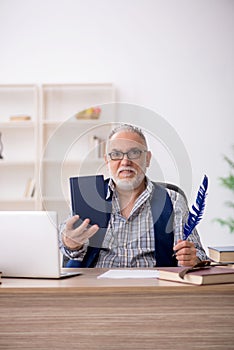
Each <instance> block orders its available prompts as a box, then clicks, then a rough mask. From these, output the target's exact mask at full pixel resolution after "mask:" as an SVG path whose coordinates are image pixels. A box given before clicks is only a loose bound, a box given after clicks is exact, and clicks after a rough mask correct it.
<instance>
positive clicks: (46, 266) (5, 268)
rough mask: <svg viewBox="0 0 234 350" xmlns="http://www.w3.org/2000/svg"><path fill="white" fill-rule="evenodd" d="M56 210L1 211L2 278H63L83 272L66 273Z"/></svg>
mask: <svg viewBox="0 0 234 350" xmlns="http://www.w3.org/2000/svg"><path fill="white" fill-rule="evenodd" d="M61 265H62V264H61V254H60V251H59V242H58V219H57V213H56V212H54V211H49V212H48V211H0V271H1V272H2V277H19V278H51V279H60V278H66V277H72V276H77V275H80V274H81V273H80V272H78V271H74V269H72V271H70V272H64V270H69V269H62V267H61Z"/></svg>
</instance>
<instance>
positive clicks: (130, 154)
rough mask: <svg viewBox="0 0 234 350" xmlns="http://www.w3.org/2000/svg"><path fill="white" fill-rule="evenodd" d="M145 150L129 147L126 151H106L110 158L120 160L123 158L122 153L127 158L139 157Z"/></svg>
mask: <svg viewBox="0 0 234 350" xmlns="http://www.w3.org/2000/svg"><path fill="white" fill-rule="evenodd" d="M145 152H147V151H146V150H144V151H142V150H140V149H131V150H130V151H128V152H121V151H113V152H110V153H108V155H109V156H110V158H111V160H122V159H123V158H124V155H125V154H126V155H127V157H128V159H130V160H132V159H139V158H140V156H141V155H142V153H145Z"/></svg>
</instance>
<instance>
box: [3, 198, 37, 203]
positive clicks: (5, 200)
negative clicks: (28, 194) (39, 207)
mask: <svg viewBox="0 0 234 350" xmlns="http://www.w3.org/2000/svg"><path fill="white" fill-rule="evenodd" d="M35 201H36V198H1V199H0V203H34V202H35Z"/></svg>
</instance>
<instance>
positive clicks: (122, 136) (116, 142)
mask: <svg viewBox="0 0 234 350" xmlns="http://www.w3.org/2000/svg"><path fill="white" fill-rule="evenodd" d="M142 145H143V146H145V143H144V140H142V138H141V137H140V136H139V135H138V134H137V133H133V132H119V133H117V134H115V135H114V136H113V137H112V138H111V139H110V140H109V146H110V147H112V148H113V147H114V148H119V147H124V148H129V147H130V148H132V147H137V148H140V147H142Z"/></svg>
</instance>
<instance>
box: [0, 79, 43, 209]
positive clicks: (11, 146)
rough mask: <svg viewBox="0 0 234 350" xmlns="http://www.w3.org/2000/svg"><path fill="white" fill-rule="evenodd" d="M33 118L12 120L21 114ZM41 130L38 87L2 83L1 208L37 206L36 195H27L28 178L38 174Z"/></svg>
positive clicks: (0, 86)
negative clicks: (28, 196) (39, 127)
mask: <svg viewBox="0 0 234 350" xmlns="http://www.w3.org/2000/svg"><path fill="white" fill-rule="evenodd" d="M22 114H23V115H27V116H30V117H31V120H30V121H23V122H21V121H10V117H12V116H16V115H17V116H18V115H22ZM37 130H38V87H37V86H36V85H0V132H1V138H2V143H3V152H2V155H3V159H0V186H1V191H0V210H34V209H36V207H37V199H36V197H35V196H34V197H33V198H27V197H26V196H25V190H26V185H27V183H28V181H29V179H33V178H35V177H36V163H37V142H38V137H37Z"/></svg>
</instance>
